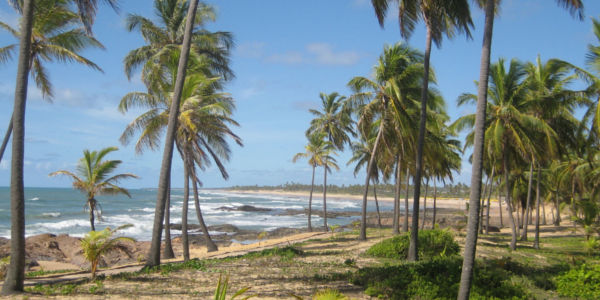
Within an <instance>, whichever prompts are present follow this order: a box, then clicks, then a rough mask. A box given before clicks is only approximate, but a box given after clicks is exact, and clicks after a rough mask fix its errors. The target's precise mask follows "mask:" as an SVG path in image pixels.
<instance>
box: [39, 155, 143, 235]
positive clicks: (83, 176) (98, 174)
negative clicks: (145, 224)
mask: <svg viewBox="0 0 600 300" xmlns="http://www.w3.org/2000/svg"><path fill="white" fill-rule="evenodd" d="M117 150H118V148H117V147H107V148H104V149H102V150H100V151H89V150H83V157H82V158H81V159H80V160H79V163H78V164H77V168H76V171H75V172H71V171H66V170H60V171H56V172H52V173H50V174H49V175H48V176H56V175H66V176H69V177H71V179H73V188H74V189H76V190H79V191H81V192H82V193H84V194H86V197H87V200H86V202H85V206H84V208H86V209H88V210H89V215H90V226H91V228H92V231H95V230H96V227H95V226H94V220H95V217H98V219H100V217H101V216H102V210H101V209H100V206H99V204H98V200H96V196H100V195H115V194H124V195H126V196H127V197H129V198H131V195H130V194H129V192H128V191H127V189H125V188H122V187H120V186H118V185H117V184H118V183H119V181H120V180H123V179H126V178H138V177H137V176H136V175H134V174H131V173H124V174H117V175H111V173H112V172H113V171H114V170H115V169H116V168H117V167H118V166H119V165H120V164H121V161H120V160H103V159H104V156H106V155H107V154H108V153H110V152H113V151H117Z"/></svg>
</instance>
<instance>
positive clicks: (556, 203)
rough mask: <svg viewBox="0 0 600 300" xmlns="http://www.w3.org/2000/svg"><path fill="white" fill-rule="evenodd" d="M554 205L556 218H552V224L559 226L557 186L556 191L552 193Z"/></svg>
mask: <svg viewBox="0 0 600 300" xmlns="http://www.w3.org/2000/svg"><path fill="white" fill-rule="evenodd" d="M554 205H555V207H556V208H555V209H556V219H554V226H560V221H561V220H560V203H559V201H558V187H557V188H556V193H554Z"/></svg>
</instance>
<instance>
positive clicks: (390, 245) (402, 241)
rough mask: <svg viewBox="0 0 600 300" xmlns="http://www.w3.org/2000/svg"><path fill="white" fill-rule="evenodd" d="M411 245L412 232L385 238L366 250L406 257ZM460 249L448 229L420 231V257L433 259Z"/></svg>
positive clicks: (380, 254) (386, 255)
mask: <svg viewBox="0 0 600 300" xmlns="http://www.w3.org/2000/svg"><path fill="white" fill-rule="evenodd" d="M409 245H410V233H405V234H402V235H398V236H395V237H393V238H390V239H386V240H383V241H381V242H379V243H377V244H375V245H373V246H372V247H371V248H369V249H368V250H367V251H366V254H367V255H369V256H373V257H381V258H393V259H406V257H407V256H408V248H409ZM459 251H460V247H459V246H458V243H456V241H454V235H453V234H452V233H451V232H450V231H448V230H441V229H433V230H421V231H419V258H421V259H431V258H434V257H438V256H452V255H455V254H457V253H458V252H459Z"/></svg>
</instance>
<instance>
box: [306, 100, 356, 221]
mask: <svg viewBox="0 0 600 300" xmlns="http://www.w3.org/2000/svg"><path fill="white" fill-rule="evenodd" d="M319 98H321V104H322V108H323V111H322V112H321V111H318V110H316V109H310V110H309V112H310V113H311V114H313V115H314V116H315V118H314V119H313V120H312V121H311V122H310V127H309V128H308V130H307V131H306V135H307V136H308V135H312V134H315V133H317V132H324V133H325V134H326V135H327V142H329V143H331V144H332V145H333V147H334V148H335V149H337V150H340V151H343V150H344V145H345V144H346V143H350V136H349V135H354V130H353V129H352V118H351V117H350V113H349V111H348V109H347V107H346V106H345V104H344V103H345V101H346V97H344V96H341V95H340V94H338V93H336V92H333V93H331V94H325V93H320V94H319ZM330 158H331V157H330V156H327V157H325V162H324V167H323V168H324V175H323V224H324V226H325V231H327V172H331V170H330V169H329V167H328V166H329V163H328V160H329V159H330ZM336 169H337V168H336Z"/></svg>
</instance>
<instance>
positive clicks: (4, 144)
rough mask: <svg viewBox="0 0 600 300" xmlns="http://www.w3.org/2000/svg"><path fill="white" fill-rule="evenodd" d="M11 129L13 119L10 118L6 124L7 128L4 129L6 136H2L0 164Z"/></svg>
mask: <svg viewBox="0 0 600 300" xmlns="http://www.w3.org/2000/svg"><path fill="white" fill-rule="evenodd" d="M12 128H13V118H12V116H11V117H10V121H9V122H8V128H7V129H6V134H4V139H3V140H2V146H0V162H1V161H2V157H4V151H5V150H6V145H8V140H9V139H10V134H11V133H12Z"/></svg>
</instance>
